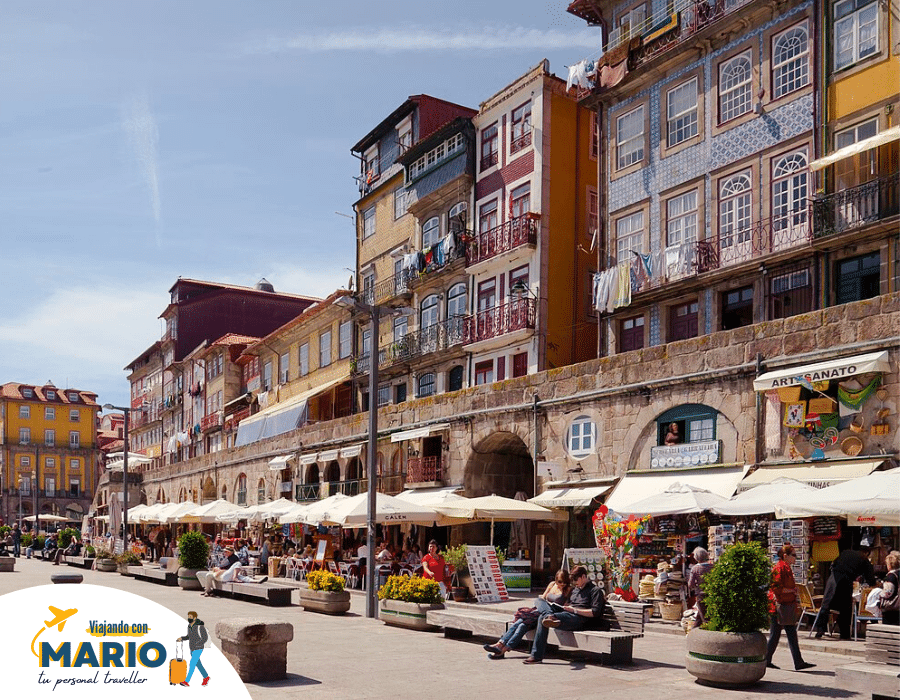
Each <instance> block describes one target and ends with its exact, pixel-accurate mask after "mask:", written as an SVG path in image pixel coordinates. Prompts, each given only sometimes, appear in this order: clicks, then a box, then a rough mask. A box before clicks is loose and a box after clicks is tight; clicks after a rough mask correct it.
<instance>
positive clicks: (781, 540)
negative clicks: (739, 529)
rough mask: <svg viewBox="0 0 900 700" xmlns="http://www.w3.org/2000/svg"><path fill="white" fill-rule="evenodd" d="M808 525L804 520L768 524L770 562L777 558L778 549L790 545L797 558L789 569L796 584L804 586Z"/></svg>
mask: <svg viewBox="0 0 900 700" xmlns="http://www.w3.org/2000/svg"><path fill="white" fill-rule="evenodd" d="M809 534H810V532H809V524H808V523H807V522H806V521H805V520H773V521H772V522H770V523H769V556H770V557H771V559H772V561H773V562H774V561H776V560H777V557H778V549H779V548H780V547H781V546H782V545H785V544H791V545H793V546H794V549H795V550H796V552H797V558H796V560H795V561H794V565H793V566H792V567H791V568H792V569H793V571H794V579H795V580H796V581H797V583H801V584H805V583H807V580H808V574H809Z"/></svg>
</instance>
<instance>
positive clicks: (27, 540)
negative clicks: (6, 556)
mask: <svg viewBox="0 0 900 700" xmlns="http://www.w3.org/2000/svg"><path fill="white" fill-rule="evenodd" d="M32 540H34V538H33V537H32V536H31V535H30V534H23V535H22V547H30V546H31V542H32Z"/></svg>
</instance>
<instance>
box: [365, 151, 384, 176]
mask: <svg viewBox="0 0 900 700" xmlns="http://www.w3.org/2000/svg"><path fill="white" fill-rule="evenodd" d="M380 170H381V169H380V168H379V162H378V145H377V144H376V145H375V146H372V148H370V149H369V150H368V151H366V155H365V159H364V162H363V175H364V176H365V178H366V182H371V181H372V180H373V179H375V178H376V177H378V176H379V175H380Z"/></svg>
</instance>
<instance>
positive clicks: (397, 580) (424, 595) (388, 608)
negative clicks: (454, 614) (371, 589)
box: [378, 576, 444, 632]
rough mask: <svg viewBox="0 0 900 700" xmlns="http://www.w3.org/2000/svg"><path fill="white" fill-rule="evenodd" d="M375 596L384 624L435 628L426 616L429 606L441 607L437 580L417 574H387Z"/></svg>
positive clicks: (442, 604)
mask: <svg viewBox="0 0 900 700" xmlns="http://www.w3.org/2000/svg"><path fill="white" fill-rule="evenodd" d="M378 599H379V600H380V601H381V602H380V604H379V606H378V610H379V615H380V617H381V619H382V621H383V622H384V624H386V625H394V626H396V627H406V628H408V629H414V630H419V631H423V632H425V631H428V632H430V631H435V630H437V629H439V628H438V627H436V626H435V625H429V624H428V620H427V617H426V616H427V614H428V611H429V610H443V608H444V599H443V597H441V588H440V586H439V585H438V583H437V581H431V580H429V579H424V578H422V577H421V576H389V577H388V580H387V582H386V583H385V584H384V585H383V586H382V587H381V589H379V591H378Z"/></svg>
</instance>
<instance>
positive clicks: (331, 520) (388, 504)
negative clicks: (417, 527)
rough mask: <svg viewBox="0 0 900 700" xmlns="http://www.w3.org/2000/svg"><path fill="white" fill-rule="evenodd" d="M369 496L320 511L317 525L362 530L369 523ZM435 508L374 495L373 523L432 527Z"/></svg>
mask: <svg viewBox="0 0 900 700" xmlns="http://www.w3.org/2000/svg"><path fill="white" fill-rule="evenodd" d="M368 506H369V494H368V493H361V494H359V495H358V496H353V497H351V498H345V499H343V500H341V501H338V502H336V503H334V504H333V505H332V506H331V507H330V508H327V509H325V510H323V511H322V519H321V521H320V522H322V523H324V524H329V525H340V526H341V527H344V528H350V527H365V526H366V524H367V522H368ZM437 517H438V516H437V513H436V512H435V510H434V508H430V507H428V506H420V505H416V504H415V503H410V502H409V501H404V500H403V499H402V498H397V497H396V496H388V495H387V494H384V493H376V494H375V514H374V519H375V522H376V523H381V524H384V525H400V524H402V523H419V524H428V525H430V524H432V523H434V521H435V519H436V518H437Z"/></svg>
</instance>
